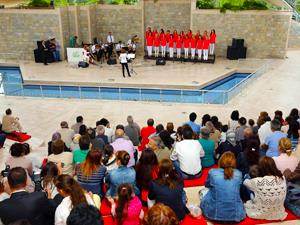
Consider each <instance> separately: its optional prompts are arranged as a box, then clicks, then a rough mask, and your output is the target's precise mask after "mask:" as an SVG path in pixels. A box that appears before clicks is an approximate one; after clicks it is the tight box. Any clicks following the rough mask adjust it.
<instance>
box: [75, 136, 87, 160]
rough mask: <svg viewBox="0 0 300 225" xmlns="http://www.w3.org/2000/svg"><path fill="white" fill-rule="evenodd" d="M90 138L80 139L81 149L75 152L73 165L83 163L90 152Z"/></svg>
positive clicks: (82, 137)
mask: <svg viewBox="0 0 300 225" xmlns="http://www.w3.org/2000/svg"><path fill="white" fill-rule="evenodd" d="M90 143H91V142H90V137H89V136H88V135H83V136H81V137H80V139H79V147H80V149H77V150H75V151H74V152H73V164H78V163H82V162H83V161H84V160H85V158H86V156H87V154H88V152H89V150H90Z"/></svg>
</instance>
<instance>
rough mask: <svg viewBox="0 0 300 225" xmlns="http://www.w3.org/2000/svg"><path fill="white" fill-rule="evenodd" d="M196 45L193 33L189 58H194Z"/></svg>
mask: <svg viewBox="0 0 300 225" xmlns="http://www.w3.org/2000/svg"><path fill="white" fill-rule="evenodd" d="M196 46H197V39H196V35H194V36H193V37H192V39H191V59H195V52H196Z"/></svg>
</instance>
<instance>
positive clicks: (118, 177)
mask: <svg viewBox="0 0 300 225" xmlns="http://www.w3.org/2000/svg"><path fill="white" fill-rule="evenodd" d="M116 158H117V165H118V168H117V169H114V170H111V171H110V172H109V173H108V174H107V176H106V178H105V182H106V183H107V186H108V190H107V192H106V196H107V198H108V199H111V198H114V197H116V196H117V190H118V187H119V186H120V185H121V184H124V183H128V184H131V185H132V187H133V190H134V193H135V194H136V195H138V194H139V193H140V191H139V189H138V188H137V187H136V172H135V170H134V169H133V168H132V167H127V165H128V163H129V160H130V155H129V154H128V152H126V151H118V152H117V154H116Z"/></svg>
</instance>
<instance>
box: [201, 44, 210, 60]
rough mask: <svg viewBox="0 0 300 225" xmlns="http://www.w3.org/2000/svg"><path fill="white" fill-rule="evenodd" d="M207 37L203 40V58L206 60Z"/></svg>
mask: <svg viewBox="0 0 300 225" xmlns="http://www.w3.org/2000/svg"><path fill="white" fill-rule="evenodd" d="M209 42H210V40H209V39H207V38H206V39H204V40H203V59H204V60H205V61H206V60H208V48H209Z"/></svg>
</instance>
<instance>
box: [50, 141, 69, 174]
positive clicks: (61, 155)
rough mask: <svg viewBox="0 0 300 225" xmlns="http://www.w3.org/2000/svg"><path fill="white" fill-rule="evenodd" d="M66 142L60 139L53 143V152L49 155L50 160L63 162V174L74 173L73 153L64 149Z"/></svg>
mask: <svg viewBox="0 0 300 225" xmlns="http://www.w3.org/2000/svg"><path fill="white" fill-rule="evenodd" d="M64 146H65V143H64V142H63V140H61V139H58V140H57V141H54V142H53V143H52V152H53V154H51V155H49V156H48V162H54V163H61V167H62V168H61V169H62V173H63V174H69V175H72V174H73V154H72V153H71V152H65V151H64Z"/></svg>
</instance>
